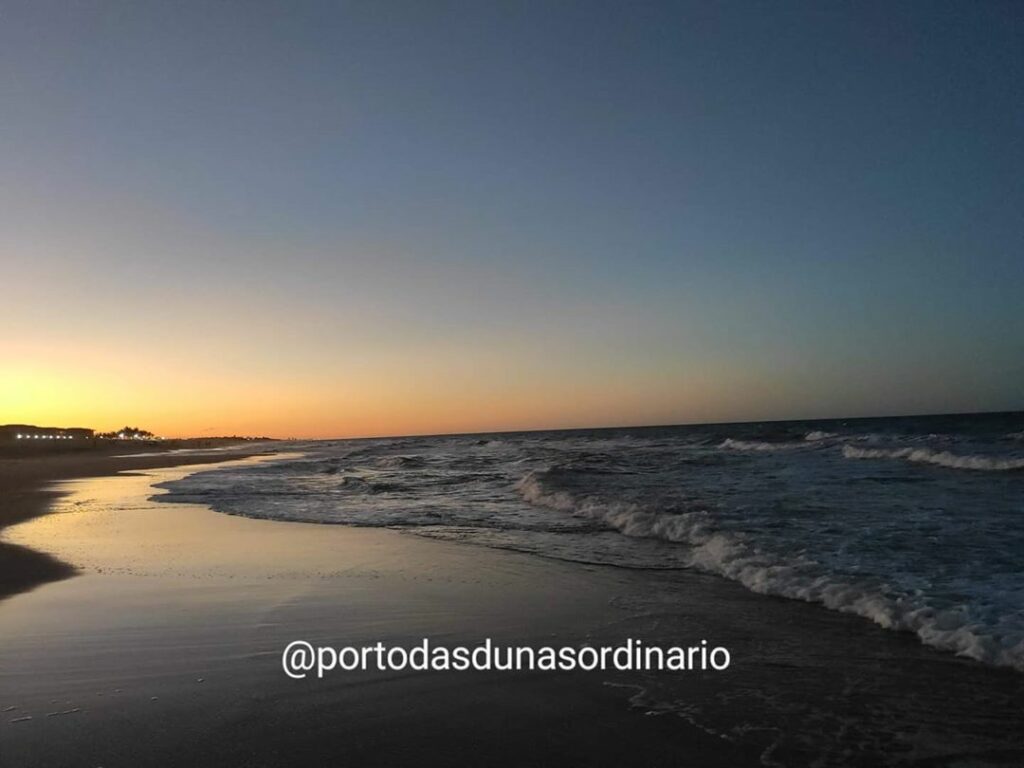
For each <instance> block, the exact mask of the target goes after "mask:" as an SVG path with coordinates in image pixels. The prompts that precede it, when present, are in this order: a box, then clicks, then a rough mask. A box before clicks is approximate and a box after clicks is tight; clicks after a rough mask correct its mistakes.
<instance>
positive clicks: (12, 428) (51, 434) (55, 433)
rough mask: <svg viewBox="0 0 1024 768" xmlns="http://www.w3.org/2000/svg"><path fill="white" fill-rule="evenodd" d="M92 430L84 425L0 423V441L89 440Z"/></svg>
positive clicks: (7, 442) (25, 443)
mask: <svg viewBox="0 0 1024 768" xmlns="http://www.w3.org/2000/svg"><path fill="white" fill-rule="evenodd" d="M92 437H93V430H91V429H86V428H85V427H37V426H35V425H34V424H3V425H0V443H4V444H10V443H15V444H23V445H28V444H29V443H27V442H25V441H32V442H33V443H39V442H40V441H42V440H48V441H49V440H91V439H92Z"/></svg>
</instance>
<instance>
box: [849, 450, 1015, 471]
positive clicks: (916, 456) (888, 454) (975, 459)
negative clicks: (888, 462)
mask: <svg viewBox="0 0 1024 768" xmlns="http://www.w3.org/2000/svg"><path fill="white" fill-rule="evenodd" d="M843 456H844V457H846V458H847V459H902V460H904V461H911V462H917V463H921V464H935V465H937V466H940V467H949V468H951V469H973V470H982V471H989V472H996V471H1007V470H1014V469H1024V459H1001V458H996V457H994V456H958V455H957V454H954V453H950V452H949V451H933V450H930V449H928V448H858V447H856V446H853V445H844V446H843Z"/></svg>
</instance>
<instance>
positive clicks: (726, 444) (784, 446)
mask: <svg viewBox="0 0 1024 768" xmlns="http://www.w3.org/2000/svg"><path fill="white" fill-rule="evenodd" d="M718 447H719V448H728V449H730V450H733V451H758V452H761V453H765V452H769V451H791V450H793V449H794V448H803V447H804V443H762V442H757V441H753V440H733V439H732V438H731V437H727V438H725V440H723V441H722V442H721V443H720V444H719V446H718Z"/></svg>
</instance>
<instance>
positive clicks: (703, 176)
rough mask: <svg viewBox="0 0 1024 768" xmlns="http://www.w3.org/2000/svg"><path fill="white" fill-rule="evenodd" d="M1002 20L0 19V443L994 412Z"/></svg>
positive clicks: (859, 12) (1003, 260)
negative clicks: (0, 426) (40, 436)
mask: <svg viewBox="0 0 1024 768" xmlns="http://www.w3.org/2000/svg"><path fill="white" fill-rule="evenodd" d="M1022 39H1024V5H1022V4H1020V3H1012V2H1009V3H999V2H985V3H972V2H964V3H956V4H953V3H948V4H947V3H941V2H926V3H909V2H908V3H889V2H884V3H870V2H867V3H819V2H808V3H796V2H793V3H780V4H776V3H763V4H760V3H758V4H753V3H750V4H748V3H744V4H733V3H728V2H726V3H704V2H701V3H682V2H680V3H668V4H656V3H652V4H646V3H636V4H634V3H624V2H623V3H607V4H606V3H599V2H587V3H545V2H522V3H520V2H515V3H474V2H464V3H441V2H408V3H393V2H381V3H376V2H323V3H307V2H295V3H286V2H281V3H263V2H197V3H188V2H88V1H86V2H80V3H69V2H55V1H54V2H51V1H50V0H42V1H40V0H25V1H21V2H4V3H2V4H0V179H2V184H0V265H2V270H0V275H2V280H0V286H2V299H3V300H2V304H0V306H2V309H0V322H2V328H3V331H2V334H0V423H4V422H29V423H38V424H54V425H61V426H91V427H95V428H98V429H110V428H114V427H118V426H121V425H124V424H125V423H130V424H138V425H139V426H142V427H146V428H149V429H151V430H154V431H156V432H158V433H160V434H163V435H166V436H177V435H203V434H232V433H247V434H269V435H272V436H279V437H288V436H300V437H316V436H351V435H375V434H410V433H433V432H452V431H456V432H461V431H486V430H497V429H518V428H556V427H573V426H603V425H632V424H659V423H660V424H664V423H684V422H699V421H734V420H751V419H781V418H803V417H826V416H857V415H876V414H877V415H884V414H899V413H931V412H944V411H974V410H1002V409H1020V408H1024V298H1022V297H1024V216H1022V211H1024V140H1022V136H1024V94H1022V83H1024V46H1022V45H1021V40H1022Z"/></svg>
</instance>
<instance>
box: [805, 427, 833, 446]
mask: <svg viewBox="0 0 1024 768" xmlns="http://www.w3.org/2000/svg"><path fill="white" fill-rule="evenodd" d="M832 437H836V433H835V432H822V431H821V430H818V429H816V430H814V431H813V432H808V433H807V434H806V435H804V440H808V441H810V442H812V443H813V442H817V441H819V440H828V439H829V438H832Z"/></svg>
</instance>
